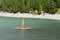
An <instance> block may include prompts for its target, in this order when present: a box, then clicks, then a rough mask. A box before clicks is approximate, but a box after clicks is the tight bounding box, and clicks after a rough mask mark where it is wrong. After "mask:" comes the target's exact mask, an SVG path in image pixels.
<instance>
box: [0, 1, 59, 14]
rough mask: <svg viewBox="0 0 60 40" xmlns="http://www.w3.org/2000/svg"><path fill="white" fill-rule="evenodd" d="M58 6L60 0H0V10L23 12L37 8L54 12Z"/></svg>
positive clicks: (39, 10) (39, 11)
mask: <svg viewBox="0 0 60 40" xmlns="http://www.w3.org/2000/svg"><path fill="white" fill-rule="evenodd" d="M58 8H60V0H0V11H6V12H14V13H16V12H22V13H23V12H24V13H28V12H29V11H35V10H38V13H39V14H40V13H41V11H44V12H47V13H52V14H54V13H55V12H56V11H57V10H58Z"/></svg>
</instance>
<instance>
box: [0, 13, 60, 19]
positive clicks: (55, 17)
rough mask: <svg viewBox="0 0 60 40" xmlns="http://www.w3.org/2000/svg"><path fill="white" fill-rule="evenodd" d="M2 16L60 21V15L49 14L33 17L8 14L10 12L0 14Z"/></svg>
mask: <svg viewBox="0 0 60 40" xmlns="http://www.w3.org/2000/svg"><path fill="white" fill-rule="evenodd" d="M0 16H3V17H18V18H44V19H56V20H60V14H53V15H52V14H48V13H45V15H43V14H40V15H33V14H29V13H19V12H18V13H16V14H14V13H8V12H0Z"/></svg>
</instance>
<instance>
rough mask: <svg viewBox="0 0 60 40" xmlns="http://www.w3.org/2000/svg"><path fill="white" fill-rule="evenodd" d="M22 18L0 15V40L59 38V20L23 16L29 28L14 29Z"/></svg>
mask: <svg viewBox="0 0 60 40" xmlns="http://www.w3.org/2000/svg"><path fill="white" fill-rule="evenodd" d="M21 20H22V18H7V17H0V40H60V20H49V19H35V18H34V19H32V18H30V19H29V18H25V26H29V27H31V28H32V29H31V30H15V27H18V26H19V25H21Z"/></svg>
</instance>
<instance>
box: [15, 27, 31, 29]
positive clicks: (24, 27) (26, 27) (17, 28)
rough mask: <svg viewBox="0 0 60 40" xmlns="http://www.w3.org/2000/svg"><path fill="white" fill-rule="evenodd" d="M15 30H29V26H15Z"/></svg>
mask: <svg viewBox="0 0 60 40" xmlns="http://www.w3.org/2000/svg"><path fill="white" fill-rule="evenodd" d="M15 29H16V30H30V29H31V28H30V27H16V28H15Z"/></svg>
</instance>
